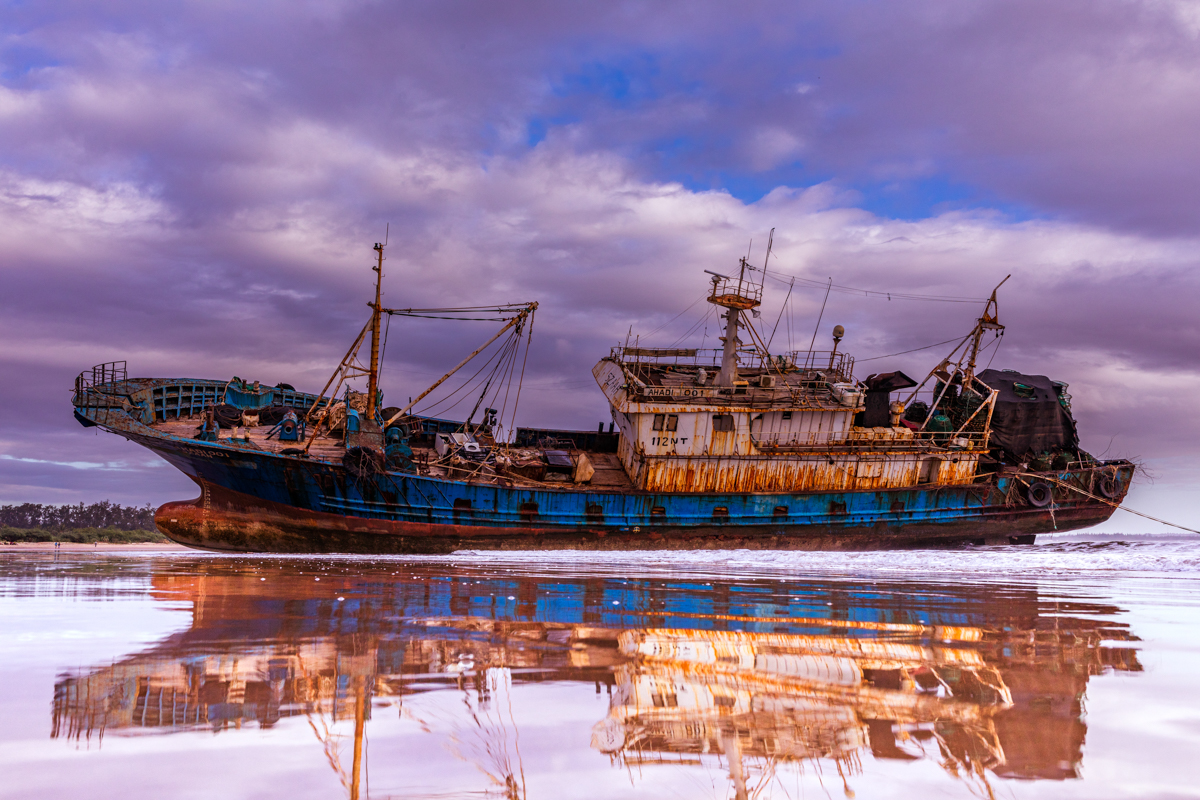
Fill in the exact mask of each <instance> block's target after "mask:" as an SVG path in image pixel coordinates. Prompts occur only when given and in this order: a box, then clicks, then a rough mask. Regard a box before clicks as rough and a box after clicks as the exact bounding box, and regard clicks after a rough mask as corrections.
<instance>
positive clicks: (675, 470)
mask: <svg viewBox="0 0 1200 800" xmlns="http://www.w3.org/2000/svg"><path fill="white" fill-rule="evenodd" d="M624 449H625V453H626V454H627V455H626V457H625V458H623V461H624V462H625V463H626V466H627V468H628V469H629V471H630V477H631V478H632V479H633V481H634V484H635V485H636V486H637V487H638V488H639V489H644V490H646V491H650V492H664V493H670V492H689V493H691V492H719V493H725V492H731V493H753V492H812V491H822V492H824V491H836V492H843V491H863V490H869V489H895V488H902V487H906V486H916V485H917V484H918V482H919V479H920V475H921V461H922V457H921V456H920V455H919V454H916V453H886V452H884V453H871V454H867V455H863V456H853V455H851V456H846V455H839V456H828V455H825V454H820V455H817V454H812V455H804V456H794V457H790V458H787V457H780V456H772V457H764V458H754V459H747V458H737V457H729V458H716V457H701V458H653V457H644V456H640V455H638V454H637V453H635V452H633V448H631V447H628V446H626V447H625V448H624ZM926 458H929V457H926ZM934 458H936V457H934ZM978 458H979V456H978V454H963V455H961V456H956V457H955V459H954V460H949V459H947V460H943V461H942V462H941V463H940V464H939V467H940V468H939V470H938V472H937V481H936V482H937V483H938V484H940V485H957V484H967V483H971V482H972V481H973V480H974V478H975V467H976V464H977V462H978Z"/></svg>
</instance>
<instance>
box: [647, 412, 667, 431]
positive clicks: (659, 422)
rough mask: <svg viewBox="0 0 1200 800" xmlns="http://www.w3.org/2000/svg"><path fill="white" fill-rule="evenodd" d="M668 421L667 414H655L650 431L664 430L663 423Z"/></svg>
mask: <svg viewBox="0 0 1200 800" xmlns="http://www.w3.org/2000/svg"><path fill="white" fill-rule="evenodd" d="M666 419H667V415H666V414H655V415H654V422H653V423H651V425H650V430H652V431H661V430H662V429H663V423H664V422H665V421H666Z"/></svg>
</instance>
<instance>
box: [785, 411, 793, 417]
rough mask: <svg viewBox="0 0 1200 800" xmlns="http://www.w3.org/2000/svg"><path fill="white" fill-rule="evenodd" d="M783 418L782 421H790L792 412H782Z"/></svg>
mask: <svg viewBox="0 0 1200 800" xmlns="http://www.w3.org/2000/svg"><path fill="white" fill-rule="evenodd" d="M783 418H784V419H791V418H792V412H790V411H784V412H783Z"/></svg>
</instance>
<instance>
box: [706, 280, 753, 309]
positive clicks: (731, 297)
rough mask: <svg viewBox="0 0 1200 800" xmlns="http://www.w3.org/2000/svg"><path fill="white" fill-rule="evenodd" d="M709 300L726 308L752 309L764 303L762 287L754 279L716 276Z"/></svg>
mask: <svg viewBox="0 0 1200 800" xmlns="http://www.w3.org/2000/svg"><path fill="white" fill-rule="evenodd" d="M708 302H710V303H714V304H716V305H719V306H725V307H726V308H739V309H743V310H745V309H751V308H755V307H756V306H759V305H761V304H762V287H761V286H758V285H757V284H755V283H754V282H753V281H747V280H741V279H738V278H723V277H719V276H717V277H714V278H713V285H712V291H711V292H710V293H709V295H708Z"/></svg>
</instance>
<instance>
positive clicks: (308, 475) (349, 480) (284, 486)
mask: <svg viewBox="0 0 1200 800" xmlns="http://www.w3.org/2000/svg"><path fill="white" fill-rule="evenodd" d="M143 430H145V429H143ZM123 435H125V436H127V437H128V438H130V439H132V440H134V441H137V442H138V443H139V444H142V445H144V446H146V447H148V448H149V449H151V450H154V451H155V452H157V453H158V454H159V455H161V456H162V457H163V458H164V459H166V460H167V461H168V462H170V463H171V464H173V465H174V466H176V467H177V468H179V469H180V470H181V471H182V472H184V473H185V474H187V475H188V476H190V477H191V478H192V479H193V480H195V481H196V482H197V484H198V485H199V486H200V488H201V496H200V497H199V498H197V499H196V500H194V501H191V502H184V503H168V504H167V505H165V506H163V507H162V508H161V509H160V510H159V512H158V515H157V518H156V521H157V524H158V526H159V528H160V529H161V530H163V532H164V533H166V534H167V535H168V536H170V537H171V538H172V539H174V540H175V541H178V542H180V543H182V544H185V545H189V546H193V547H200V548H205V549H215V550H234V551H248V552H310V553H311V552H358V553H447V552H453V551H454V550H459V549H529V548H539V549H597V550H599V549H622V550H624V549H706V548H741V547H746V548H770V549H864V548H884V547H914V546H936V545H939V544H943V545H949V544H956V543H962V542H988V543H999V542H1032V541H1033V536H1035V535H1036V534H1038V533H1043V532H1048V531H1052V530H1059V531H1065V530H1072V529H1077V528H1081V527H1087V526H1090V525H1095V524H1097V523H1099V522H1102V521H1103V520H1105V519H1107V518H1108V517H1109V516H1110V515H1111V514H1112V512H1113V510H1114V505H1113V504H1112V503H1109V502H1100V501H1097V500H1094V499H1090V498H1088V497H1086V496H1084V495H1083V494H1082V493H1080V492H1077V491H1072V490H1067V489H1064V490H1062V491H1059V490H1056V491H1055V497H1054V501H1053V502H1052V503H1051V504H1050V505H1049V506H1047V507H1042V508H1039V507H1034V506H1032V505H1029V504H1028V503H1027V502H1026V501H1025V499H1024V496H1023V495H1022V493H1021V491H1020V486H1019V485H1018V484H1017V483H1015V482H1016V481H1017V479H1016V478H1014V477H1004V476H1001V477H995V476H993V477H991V478H990V479H988V480H986V481H985V482H980V483H975V484H970V485H956V486H918V487H907V488H901V489H889V490H880V491H863V492H805V493H798V494H788V493H771V494H654V493H646V492H604V491H589V490H581V489H578V488H575V487H570V488H567V487H564V488H562V489H557V488H539V489H529V488H523V487H513V486H506V485H498V484H497V483H494V482H490V481H489V482H486V483H484V482H470V481H456V480H447V479H440V478H433V477H424V476H417V475H411V474H404V473H387V474H380V475H375V476H372V477H370V478H359V477H356V476H355V475H353V474H351V473H350V472H348V471H347V470H346V469H345V468H343V467H342V466H340V465H335V464H330V463H327V462H321V461H308V460H306V459H302V458H297V457H293V456H281V455H275V454H271V453H264V452H261V451H255V450H238V449H235V448H231V447H229V446H225V445H216V444H206V443H204V442H198V441H191V440H184V439H179V438H176V437H163V436H158V435H153V434H150V435H147V434H143V433H135V432H133V431H127V432H123ZM1107 469H1108V470H1109V471H1110V472H1112V471H1113V470H1114V469H1115V471H1116V473H1117V480H1118V484H1119V488H1120V494H1119V495H1118V497H1117V498H1116V499H1115V501H1114V502H1119V500H1120V498H1121V497H1123V495H1124V493H1125V491H1126V490H1127V488H1128V485H1129V481H1130V479H1131V477H1132V470H1133V467H1132V465H1129V464H1127V462H1124V463H1123V464H1118V465H1116V466H1113V465H1109V466H1108V467H1107ZM1084 472H1086V471H1084ZM1046 475H1047V477H1048V478H1050V479H1051V480H1053V481H1059V482H1062V483H1067V484H1081V485H1087V483H1086V478H1087V476H1086V474H1081V473H1072V472H1053V473H1047V474H1046ZM1055 485H1058V484H1055ZM655 507H659V508H661V509H663V511H664V512H665V513H660V514H659V515H652V509H654V508H655Z"/></svg>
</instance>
